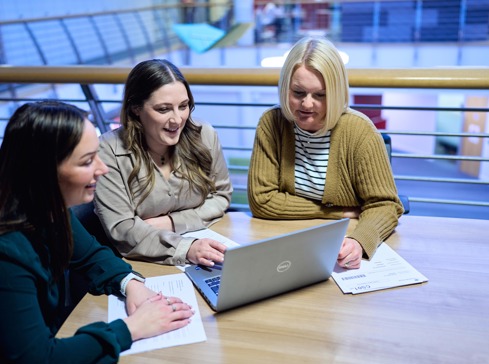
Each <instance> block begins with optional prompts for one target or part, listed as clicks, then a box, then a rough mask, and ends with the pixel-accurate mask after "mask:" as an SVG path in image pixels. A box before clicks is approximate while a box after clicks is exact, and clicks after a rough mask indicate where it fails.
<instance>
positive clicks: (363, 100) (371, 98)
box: [353, 95, 387, 129]
mask: <svg viewBox="0 0 489 364" xmlns="http://www.w3.org/2000/svg"><path fill="white" fill-rule="evenodd" d="M353 103H354V104H355V105H382V95H354V96H353ZM355 109H356V110H358V111H360V112H361V113H364V114H365V115H367V116H368V117H369V118H370V120H372V121H373V123H374V125H375V126H376V127H377V129H386V127H387V120H386V119H384V118H383V117H382V110H381V109H361V108H358V109H357V108H355Z"/></svg>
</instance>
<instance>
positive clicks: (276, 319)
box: [58, 212, 489, 364]
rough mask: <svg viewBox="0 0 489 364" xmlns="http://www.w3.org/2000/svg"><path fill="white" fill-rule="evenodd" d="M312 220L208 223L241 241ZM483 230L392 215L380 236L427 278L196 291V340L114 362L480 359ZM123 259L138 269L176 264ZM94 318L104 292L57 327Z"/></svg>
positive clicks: (244, 217)
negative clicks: (217, 306)
mask: <svg viewBox="0 0 489 364" xmlns="http://www.w3.org/2000/svg"><path fill="white" fill-rule="evenodd" d="M322 222H324V220H306V221H268V220H259V219H254V218H251V217H250V216H249V215H248V214H245V213H242V212H232V213H229V214H227V215H226V216H225V217H224V218H223V219H222V220H221V221H219V222H218V223H217V224H215V225H214V226H212V229H213V230H215V231H217V232H219V233H220V234H222V235H225V236H228V237H230V238H231V239H233V240H234V241H236V242H238V243H241V244H245V243H247V242H250V241H254V240H258V239H261V238H266V237H270V236H273V235H277V234H280V233H285V232H289V231H293V230H297V229H300V228H304V227H308V226H313V225H315V224H319V223H322ZM355 224H356V221H354V220H352V221H351V222H350V226H349V229H351V228H352V227H353V226H354V225H355ZM488 233H489V220H470V219H452V218H435V217H418V216H409V215H407V216H406V215H405V216H402V217H401V220H400V224H399V226H398V227H397V229H396V231H395V233H394V234H393V235H392V236H391V237H390V238H389V239H388V240H387V243H388V244H389V245H390V246H391V247H392V248H393V249H395V250H396V251H397V252H398V253H399V254H400V255H401V256H402V257H404V258H405V259H406V260H407V261H408V262H410V263H411V264H412V265H413V266H414V267H415V268H416V269H418V270H419V271H420V272H421V273H422V274H424V275H425V276H426V277H427V278H428V279H429V282H428V283H424V284H421V285H415V286H407V287H399V288H394V289H389V290H384V291H377V292H371V293H364V294H360V295H345V294H343V293H342V292H341V291H340V289H339V288H338V287H337V286H336V284H335V282H334V281H333V280H332V279H330V280H329V281H328V282H323V283H319V284H317V285H314V286H311V287H308V288H304V289H302V290H298V291H295V292H292V293H287V294H284V295H281V296H278V297H274V298H271V299H268V300H265V301H262V302H259V303H254V304H250V305H247V306H245V307H241V308H237V309H234V310H231V311H227V312H223V313H220V314H215V313H214V312H213V311H212V310H211V309H210V308H209V307H208V306H207V304H206V303H205V301H204V300H203V299H202V298H201V296H200V295H199V294H198V293H197V292H196V294H197V298H198V301H199V309H200V312H201V315H202V319H203V322H204V327H205V331H206V334H207V341H206V342H203V343H197V344H191V345H184V346H179V347H172V348H167V349H161V350H154V351H150V352H146V353H141V354H137V355H129V356H123V357H121V360H120V362H121V363H144V364H151V363H167V362H168V363H191V362H192V363H193V362H197V363H301V364H302V363H376V364H381V363H389V364H393V363H394V364H397V363H409V364H421V363H444V364H445V363H457V364H460V363H464V364H465V363H489V318H488V316H489V291H488V289H489V238H488ZM131 264H132V265H133V267H134V268H135V269H136V270H137V271H139V272H141V273H143V274H145V275H146V276H148V277H150V276H156V275H163V274H170V273H179V272H181V271H180V270H178V269H177V268H175V267H170V266H160V265H156V264H150V263H141V262H134V261H131ZM100 320H102V321H106V320H107V297H105V296H101V297H93V296H91V295H87V296H86V297H85V298H84V299H83V300H82V301H81V303H80V304H79V305H78V307H77V308H76V309H75V311H74V312H73V313H72V314H71V316H70V317H69V319H68V320H67V322H66V323H65V325H64V326H63V327H62V329H61V330H60V333H59V334H58V336H59V337H66V336H71V335H73V333H74V332H75V331H76V329H77V328H79V327H80V326H82V325H85V324H88V323H90V322H93V321H100Z"/></svg>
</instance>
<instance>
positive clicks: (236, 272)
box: [185, 219, 348, 312]
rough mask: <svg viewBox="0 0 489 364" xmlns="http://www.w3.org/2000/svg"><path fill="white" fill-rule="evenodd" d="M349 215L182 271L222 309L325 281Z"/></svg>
mask: <svg viewBox="0 0 489 364" xmlns="http://www.w3.org/2000/svg"><path fill="white" fill-rule="evenodd" d="M347 227H348V219H341V220H336V221H333V222H328V223H325V224H322V225H318V226H314V227H311V228H307V229H303V230H298V231H294V232H292V233H289V234H285V235H280V236H276V237H272V238H268V239H264V240H260V241H257V242H254V243H251V244H249V245H242V246H236V247H231V248H228V249H227V250H226V253H225V255H224V263H223V264H222V265H218V264H216V265H215V266H214V267H212V268H209V267H204V266H200V265H190V266H189V267H187V268H186V269H185V273H186V274H187V275H188V276H189V278H190V279H191V280H192V282H193V283H194V285H195V286H196V287H197V289H198V290H199V292H200V293H201V294H202V296H203V297H204V298H205V300H206V301H207V302H208V303H209V305H210V306H211V308H212V309H213V310H214V311H218V312H219V311H224V310H228V309H230V308H234V307H237V306H241V305H244V304H247V303H250V302H254V301H258V300H261V299H264V298H267V297H271V296H275V295H278V294H281V293H284V292H287V291H291V290H294V289H297V288H301V287H304V286H307V285H310V284H313V283H317V282H321V281H325V280H327V279H328V278H329V277H330V276H331V273H332V272H333V268H334V266H335V263H336V260H337V258H338V253H339V251H340V248H341V244H342V242H343V238H344V236H345V233H346V228H347Z"/></svg>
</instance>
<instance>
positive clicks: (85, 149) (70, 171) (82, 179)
mask: <svg viewBox="0 0 489 364" xmlns="http://www.w3.org/2000/svg"><path fill="white" fill-rule="evenodd" d="M98 145H99V141H98V136H97V132H96V131H95V127H94V126H93V124H92V123H91V122H90V121H88V120H85V126H84V128H83V134H82V137H81V139H80V142H79V143H78V145H77V146H76V147H75V149H73V153H71V155H70V156H68V157H67V158H65V159H64V160H63V161H62V162H61V163H60V164H59V166H58V181H59V188H60V190H61V194H62V195H63V199H64V201H65V204H66V206H67V207H71V206H75V205H80V204H83V203H87V202H90V201H92V200H93V197H94V194H95V185H96V183H97V180H98V178H99V177H100V176H101V175H104V174H106V173H107V172H108V171H109V169H108V168H107V166H106V165H105V164H104V162H102V160H101V159H100V157H99V156H98Z"/></svg>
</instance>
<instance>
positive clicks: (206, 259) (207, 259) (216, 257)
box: [187, 238, 226, 267]
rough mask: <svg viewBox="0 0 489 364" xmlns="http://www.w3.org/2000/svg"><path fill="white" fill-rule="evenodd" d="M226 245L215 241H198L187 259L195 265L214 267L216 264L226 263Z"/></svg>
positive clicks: (191, 247)
mask: <svg viewBox="0 0 489 364" xmlns="http://www.w3.org/2000/svg"><path fill="white" fill-rule="evenodd" d="M225 251H226V245H224V244H223V243H220V242H218V241H216V240H213V239H208V238H204V239H197V240H195V241H194V242H193V243H192V245H190V249H189V250H188V252H187V259H188V260H189V261H191V262H192V263H194V264H201V265H205V266H208V267H212V266H213V265H214V262H218V263H222V262H223V261H224V252H225Z"/></svg>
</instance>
